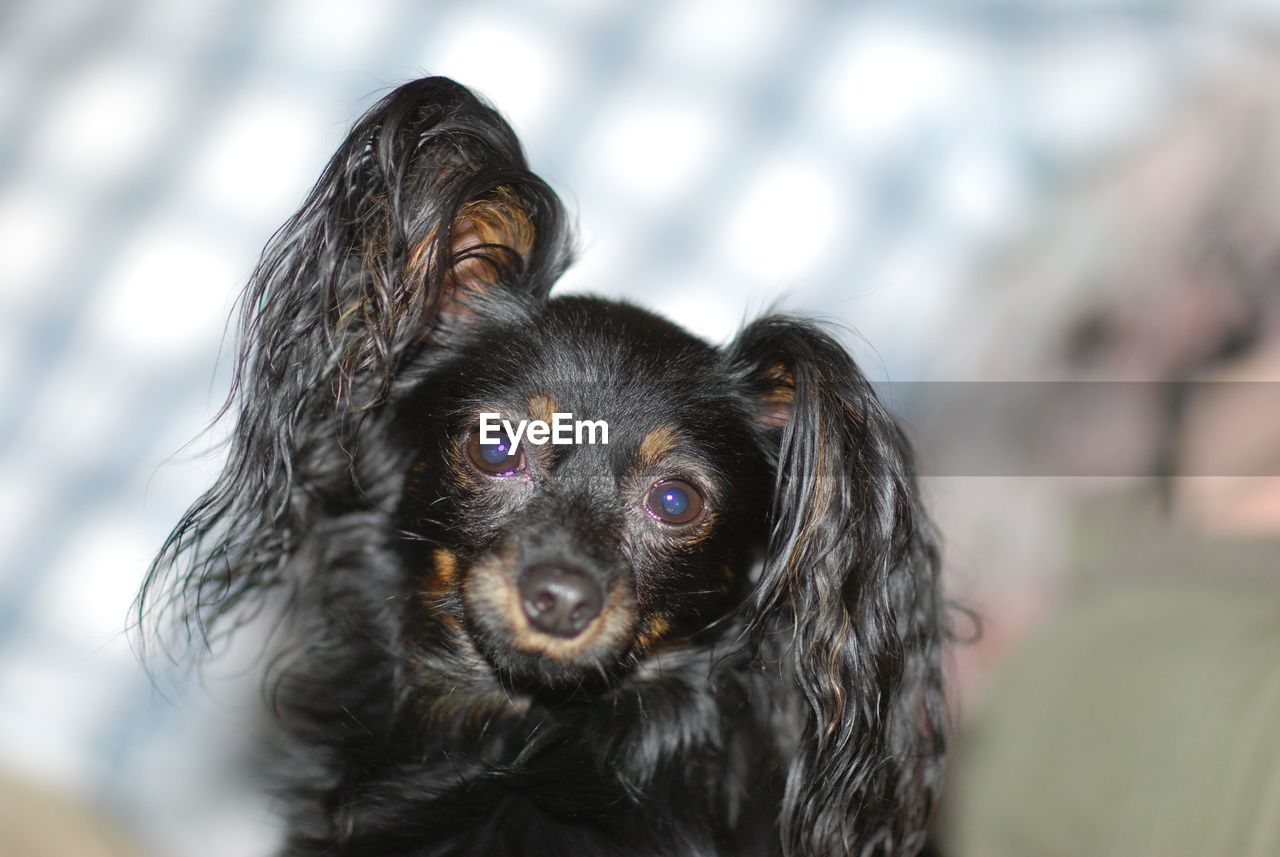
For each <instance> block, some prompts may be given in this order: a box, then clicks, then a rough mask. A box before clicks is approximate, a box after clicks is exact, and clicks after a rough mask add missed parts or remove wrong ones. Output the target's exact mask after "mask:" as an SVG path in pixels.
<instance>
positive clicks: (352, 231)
mask: <svg viewBox="0 0 1280 857" xmlns="http://www.w3.org/2000/svg"><path fill="white" fill-rule="evenodd" d="M568 260H569V237H568V229H567V226H566V223H565V216H564V211H563V209H562V207H561V205H560V202H559V200H558V199H557V197H556V195H555V193H554V192H553V191H552V190H551V189H550V188H549V187H548V186H547V185H546V184H545V183H544V182H543V181H542V180H541V179H539V178H538V177H537V176H536V175H534V174H533V173H531V172H530V171H529V169H528V166H527V165H526V162H525V158H524V154H523V152H522V151H521V148H520V144H519V141H518V140H517V139H516V137H515V134H514V132H513V131H512V130H511V128H510V127H509V126H508V125H507V123H506V122H505V121H503V119H502V117H500V116H499V115H498V114H497V113H496V112H495V111H494V110H493V109H492V108H490V107H488V106H487V105H485V104H484V103H482V102H481V101H480V100H478V99H477V98H476V97H475V96H474V95H473V94H472V93H471V92H469V91H468V90H467V89H466V88H464V87H462V86H460V85H458V84H457V83H454V82H453V81H451V80H448V79H445V78H438V77H437V78H425V79H422V80H417V81H414V82H412V83H409V84H406V85H404V86H401V87H399V88H398V89H396V90H394V91H393V92H391V93H390V94H389V95H387V96H386V97H385V98H383V99H382V100H381V101H379V102H378V103H377V104H376V105H375V106H374V107H373V108H372V109H370V110H369V111H368V112H367V113H366V114H365V115H364V116H363V117H362V118H361V119H360V120H359V121H358V122H357V123H356V125H355V126H354V128H353V129H352V130H351V133H350V134H349V135H348V136H347V138H346V140H345V141H344V142H343V144H342V146H341V148H339V150H338V152H337V153H336V154H335V155H334V156H333V158H332V160H330V162H329V164H328V166H327V167H326V168H325V170H324V173H323V174H322V175H321V177H320V180H319V181H318V182H317V183H316V185H315V187H314V188H312V190H311V192H310V194H309V195H308V196H307V199H306V201H305V202H304V203H303V204H302V207H301V208H300V209H299V210H298V212H297V213H296V214H294V215H293V217H291V218H290V219H289V221H288V222H287V223H285V225H284V226H283V227H282V228H281V229H280V230H279V231H278V232H277V233H276V235H275V236H274V237H273V238H272V240H271V242H270V243H269V244H268V245H267V248H266V250H265V251H264V252H263V256H262V259H261V261H260V263H259V264H258V267H257V269H256V270H255V271H254V273H253V275H252V277H251V279H250V282H249V284H248V286H247V288H246V289H245V291H244V293H243V295H242V297H241V306H240V312H241V331H240V335H241V341H240V350H239V354H238V359H237V362H236V368H235V375H234V378H233V382H232V392H231V395H230V397H229V398H228V401H227V403H226V405H224V407H223V410H222V411H221V412H220V414H219V416H220V417H221V416H223V415H225V414H226V412H227V411H229V410H234V411H236V412H237V422H236V424H235V428H234V431H233V432H232V435H231V437H230V441H229V455H228V460H227V463H226V466H225V469H224V471H223V472H222V474H221V476H220V477H219V479H218V481H217V483H216V484H215V485H214V486H213V488H211V489H210V490H209V491H208V492H207V493H206V494H205V495H204V496H203V497H201V498H200V499H199V500H198V501H197V502H196V503H195V504H194V505H193V506H192V507H191V508H190V509H189V510H188V511H187V513H186V515H185V517H184V518H183V519H182V520H181V522H180V523H179V524H178V526H177V527H176V528H175V529H174V530H173V532H172V533H171V534H170V536H169V538H168V540H167V541H166V542H165V544H164V546H163V548H162V549H161V551H160V553H159V555H158V556H157V558H156V559H155V561H154V563H153V565H152V567H151V569H150V572H149V574H148V576H147V580H146V582H145V584H144V587H143V590H142V593H141V595H140V596H139V600H138V604H137V607H138V610H139V619H140V620H146V619H147V618H148V614H150V613H151V610H152V608H153V607H156V606H157V603H158V604H159V605H161V606H163V605H168V606H170V607H173V608H174V609H175V610H176V612H177V614H178V617H179V618H181V619H184V620H185V621H184V622H180V625H181V626H182V627H184V628H185V629H186V630H187V632H191V631H192V630H197V631H198V632H199V633H200V634H205V632H206V629H207V627H208V623H210V622H212V621H213V620H216V619H219V618H222V617H225V616H226V615H227V614H229V613H234V612H237V611H236V608H237V607H239V606H241V601H242V600H244V596H245V595H246V594H247V593H250V592H256V591H258V590H261V589H263V588H269V587H271V586H273V585H275V584H278V583H279V582H280V581H281V579H282V577H281V575H282V569H283V568H284V567H285V566H286V565H287V563H288V561H289V560H290V558H291V557H292V555H293V553H294V552H295V550H296V549H297V545H298V541H299V540H298V536H299V534H300V533H301V532H302V531H303V530H304V529H306V528H307V527H309V526H311V525H313V524H314V523H315V519H316V518H317V517H318V516H319V514H320V512H319V511H318V510H319V509H321V508H322V507H324V506H325V505H326V503H327V502H328V501H327V500H326V498H324V497H323V496H317V492H319V493H321V494H323V488H324V482H325V480H326V479H329V480H330V482H331V484H334V480H336V481H337V482H341V480H342V479H344V478H345V479H346V480H347V483H346V487H347V488H348V489H349V488H350V474H349V473H347V472H345V469H344V464H345V465H346V466H349V462H345V463H344V462H343V461H342V460H341V459H342V457H341V456H340V455H336V454H331V451H332V450H333V449H335V448H336V449H341V450H344V451H349V449H350V444H351V442H352V441H353V438H352V434H353V432H354V431H355V427H356V426H358V425H361V424H363V423H365V422H366V421H367V420H368V419H369V418H370V415H371V414H374V413H375V412H376V411H377V410H378V409H379V407H380V406H381V405H382V404H383V403H384V401H385V399H386V397H387V395H388V392H389V390H390V389H391V381H392V379H393V377H394V375H395V372H396V369H397V367H398V366H400V365H401V364H402V363H403V361H404V359H405V358H406V357H407V356H408V355H410V354H411V353H413V352H414V351H416V350H418V349H421V348H423V347H429V343H430V341H431V339H432V336H433V332H434V331H435V330H436V329H438V327H439V323H440V321H441V319H442V317H445V318H447V317H448V316H449V315H450V314H451V309H452V308H456V307H457V306H458V305H459V303H460V302H461V301H462V300H463V299H464V298H465V295H466V293H467V292H468V291H472V290H479V291H485V290H489V289H498V288H501V289H510V290H515V291H519V292H523V293H526V294H529V295H534V296H543V295H545V294H546V292H547V291H548V290H549V289H550V287H551V284H552V283H553V282H554V281H555V279H556V278H557V277H558V276H559V275H560V273H561V272H562V271H563V269H564V268H565V266H566V265H567V264H568ZM326 468H327V470H328V472H327V473H325V472H318V471H324V470H325V469H326ZM335 493H339V492H338V491H335ZM347 493H350V492H349V491H348V492H347ZM163 595H167V596H169V597H168V599H165V598H163V597H162V596H163ZM260 603H261V599H255V600H254V604H255V605H256V604H260ZM167 613H168V611H164V610H161V611H160V614H161V616H163V615H165V614H167ZM152 618H155V617H152ZM157 621H158V620H157ZM148 624H149V623H148Z"/></svg>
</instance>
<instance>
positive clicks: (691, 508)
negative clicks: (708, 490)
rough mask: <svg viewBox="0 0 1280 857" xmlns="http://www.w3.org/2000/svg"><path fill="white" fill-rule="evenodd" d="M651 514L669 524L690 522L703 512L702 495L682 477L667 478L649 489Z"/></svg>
mask: <svg viewBox="0 0 1280 857" xmlns="http://www.w3.org/2000/svg"><path fill="white" fill-rule="evenodd" d="M645 507H646V508H647V509H648V510H649V514H650V515H652V516H653V517H655V518H657V519H658V520H659V521H662V522H663V523H667V524H688V523H690V522H692V521H693V520H694V519H695V518H697V517H698V515H699V514H701V513H702V495H701V494H699V493H698V489H696V488H694V487H693V486H692V485H690V484H689V483H688V482H685V481H684V480H682V479H666V480H663V481H662V482H659V483H658V484H657V485H654V486H653V487H652V488H650V489H649V496H648V497H646V498H645Z"/></svg>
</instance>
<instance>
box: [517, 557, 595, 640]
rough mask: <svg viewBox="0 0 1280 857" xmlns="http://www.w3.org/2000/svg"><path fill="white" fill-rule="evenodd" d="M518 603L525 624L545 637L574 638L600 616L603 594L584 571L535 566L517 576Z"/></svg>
mask: <svg viewBox="0 0 1280 857" xmlns="http://www.w3.org/2000/svg"><path fill="white" fill-rule="evenodd" d="M520 603H521V605H522V606H523V607H524V615H525V616H528V617H529V624H530V625H532V626H533V627H535V628H537V629H538V630H539V631H542V632H543V633H546V634H553V635H555V636H557V637H576V636H578V634H580V633H582V629H583V628H585V627H587V626H588V625H590V624H591V620H592V619H594V618H596V616H598V615H600V608H601V606H603V603H604V594H603V593H602V592H601V591H600V586H599V584H597V583H596V582H595V581H594V580H592V579H591V578H590V577H588V576H587V574H586V572H583V571H580V570H579V569H576V568H572V567H570V566H562V565H535V566H533V567H532V568H529V569H526V570H525V572H524V574H522V575H521V576H520Z"/></svg>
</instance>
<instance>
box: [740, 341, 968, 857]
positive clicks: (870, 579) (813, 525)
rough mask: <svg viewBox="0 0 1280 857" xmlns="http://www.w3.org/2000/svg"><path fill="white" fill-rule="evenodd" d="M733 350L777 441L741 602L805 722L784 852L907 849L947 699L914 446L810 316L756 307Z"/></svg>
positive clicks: (920, 820) (912, 845)
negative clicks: (761, 556)
mask: <svg viewBox="0 0 1280 857" xmlns="http://www.w3.org/2000/svg"><path fill="white" fill-rule="evenodd" d="M730 355H731V357H732V359H733V360H734V361H735V365H736V366H737V367H738V368H739V370H740V371H741V373H742V383H743V384H744V385H745V388H746V389H747V390H748V391H749V392H750V395H751V397H752V402H753V404H754V406H755V407H756V409H757V414H758V421H759V423H760V426H761V430H762V432H763V434H764V436H765V437H766V438H768V441H767V443H769V444H770V449H771V450H776V455H777V459H776V462H777V482H776V488H775V495H774V502H773V518H772V531H771V534H770V544H769V548H768V553H767V557H766V560H765V564H764V568H763V570H762V572H761V579H760V581H759V584H758V587H757V589H756V590H755V592H754V595H753V598H752V601H751V603H750V604H749V609H750V610H751V611H752V614H753V615H752V624H753V628H754V630H755V631H756V632H757V634H758V635H760V636H759V637H757V639H758V640H760V644H761V645H762V646H766V647H767V646H773V645H781V646H783V647H784V651H785V656H784V657H783V667H784V681H785V683H786V684H788V685H789V686H790V688H791V690H793V691H795V692H798V699H797V708H798V710H799V711H800V712H802V716H803V721H804V722H803V725H802V727H801V730H800V735H799V743H798V746H797V747H796V748H795V752H794V755H793V757H792V761H791V766H790V769H789V771H788V775H787V784H786V796H785V801H784V806H783V811H782V817H781V818H780V820H779V826H780V830H781V834H782V839H783V846H784V849H785V853H786V854H788V855H791V857H798V856H799V855H806V857H819V855H822V857H827V855H836V854H848V855H860V857H866V855H911V854H915V853H916V852H917V851H918V850H919V849H920V848H921V846H922V845H923V842H924V828H925V824H926V822H927V821H928V818H929V815H930V812H931V809H932V806H933V803H934V799H935V796H936V794H937V791H938V788H939V786H940V781H941V775H942V759H943V752H944V744H945V723H946V711H945V705H944V699H943V690H942V676H941V664H940V661H941V651H940V650H941V637H942V631H941V627H940V626H941V622H942V616H941V613H942V608H941V600H940V595H939V592H938V565H939V562H938V550H937V548H936V546H935V544H934V541H933V535H932V532H931V527H930V524H929V522H928V520H927V519H926V517H925V515H924V512H923V510H922V508H921V506H920V503H919V501H918V499H917V492H916V487H915V481H914V475H913V472H912V467H913V465H912V461H911V457H910V452H909V448H908V446H907V444H906V441H905V438H904V437H903V435H902V433H901V432H900V431H899V429H898V427H897V425H896V424H895V423H894V422H893V420H892V419H891V418H890V416H889V415H888V414H887V413H886V412H885V410H884V409H883V407H882V406H881V404H880V402H879V401H878V400H877V398H876V396H875V394H874V392H873V390H872V389H871V386H870V384H869V383H868V382H867V380H866V379H865V378H864V377H863V375H862V373H861V372H860V371H859V370H858V368H857V366H855V365H854V362H853V361H852V359H851V358H850V357H849V355H848V354H847V353H846V352H845V350H844V349H843V348H841V347H840V345H839V344H838V343H837V342H835V341H834V340H833V339H832V338H831V337H829V336H827V335H826V334H824V333H823V332H822V331H820V330H819V329H817V328H816V327H814V326H813V325H811V324H808V323H805V322H802V321H796V320H792V319H787V318H783V317H769V318H765V319H761V320H760V321H757V322H755V323H754V324H752V325H750V326H749V327H747V328H746V329H745V330H744V331H743V332H742V334H741V335H740V337H739V338H738V340H737V341H736V342H735V343H734V344H733V345H732V346H731V350H730ZM766 650H768V649H766Z"/></svg>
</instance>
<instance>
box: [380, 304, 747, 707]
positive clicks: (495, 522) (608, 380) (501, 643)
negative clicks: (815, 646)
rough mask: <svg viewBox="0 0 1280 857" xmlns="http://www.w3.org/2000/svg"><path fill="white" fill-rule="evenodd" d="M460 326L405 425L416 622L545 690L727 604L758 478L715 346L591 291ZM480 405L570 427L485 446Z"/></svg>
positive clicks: (480, 315)
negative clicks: (553, 434)
mask: <svg viewBox="0 0 1280 857" xmlns="http://www.w3.org/2000/svg"><path fill="white" fill-rule="evenodd" d="M455 326H456V327H459V328H461V329H459V330H455V331H454V332H453V333H452V334H451V336H450V339H451V340H452V341H451V342H450V343H449V344H447V345H442V346H441V347H440V348H439V349H438V352H439V353H437V354H436V355H435V356H434V357H433V358H432V359H431V360H430V361H429V365H428V366H427V367H424V373H425V377H424V380H422V382H421V384H420V386H419V388H418V390H416V391H415V394H414V395H413V397H412V398H411V402H412V404H411V406H410V407H409V408H407V409H406V413H405V415H404V420H403V423H402V429H403V431H404V432H405V434H406V436H407V437H408V438H410V443H411V444H412V445H413V446H414V448H415V450H416V454H415V456H414V462H413V465H412V468H411V471H410V474H409V477H408V479H407V483H406V489H405V492H404V495H403V496H404V499H403V501H402V504H401V510H400V514H401V518H402V521H401V526H402V529H403V530H404V531H405V532H406V533H407V534H409V538H410V539H411V543H412V544H417V545H419V547H418V549H417V550H412V551H410V555H411V557H412V559H411V562H412V563H414V564H420V566H421V567H420V568H417V569H414V570H413V571H414V574H415V578H416V580H415V588H417V589H418V590H419V591H420V592H422V593H423V594H424V597H422V598H420V599H418V600H417V601H416V605H417V606H416V608H415V609H416V610H418V611H420V612H419V614H418V615H417V616H415V617H413V618H412V619H411V624H413V625H419V626H431V625H433V624H434V625H439V624H441V623H444V624H445V625H446V626H452V628H453V630H454V632H455V633H456V632H462V633H465V634H466V635H467V636H468V638H469V639H470V641H471V643H472V644H473V645H474V646H475V647H476V649H477V650H478V651H480V652H481V653H482V654H483V655H484V656H485V658H486V660H487V662H488V664H489V665H490V666H491V667H492V668H493V669H494V670H495V671H496V672H497V674H498V675H499V677H500V678H501V679H503V680H504V682H506V683H508V684H510V685H514V686H517V687H527V688H533V689H539V688H566V687H568V688H573V687H580V686H583V685H584V684H585V685H592V684H595V683H596V681H597V680H599V679H604V680H605V681H606V683H607V681H608V680H609V679H612V678H615V677H616V676H618V675H620V674H623V673H625V672H626V670H627V668H628V667H630V666H632V665H634V664H635V663H636V662H638V661H639V660H640V659H642V658H643V657H644V656H645V655H647V654H649V653H651V652H652V651H654V650H655V649H658V648H660V647H663V646H667V645H672V644H676V643H678V642H679V641H680V640H682V639H687V638H691V637H695V636H697V635H698V634H700V633H704V632H706V631H707V629H708V628H709V627H711V626H713V625H715V624H716V623H717V621H718V620H721V619H723V618H724V617H725V616H727V615H728V614H729V612H730V611H731V610H733V609H734V607H735V606H736V605H737V603H738V602H739V601H740V599H741V597H742V594H743V592H744V590H745V588H746V586H747V585H748V580H747V578H748V575H749V572H750V563H751V559H752V557H753V554H754V552H755V550H756V549H757V548H758V547H760V545H761V544H762V541H763V536H764V532H763V530H764V521H765V514H766V507H767V501H768V492H769V489H770V484H771V483H770V476H769V465H768V462H767V460H766V456H765V455H764V454H763V438H762V434H763V432H762V426H761V425H760V424H759V421H758V419H757V413H756V409H755V408H754V407H753V404H752V400H751V399H750V398H749V396H748V394H747V391H746V390H743V389H741V386H742V385H741V380H740V378H738V377H737V376H736V374H735V373H734V372H733V368H732V366H730V365H728V364H727V362H726V359H725V356H724V355H723V354H722V353H721V352H719V351H717V350H716V349H713V348H711V347H710V346H708V345H707V344H705V343H703V342H702V341H700V340H698V339H696V338H694V337H692V336H690V335H689V334H687V333H685V332H684V331H683V330H681V329H680V328H678V327H676V326H675V325H673V324H671V323H669V322H667V321H665V320H663V319H660V318H658V317H657V316H654V315H651V314H649V313H646V312H643V311H641V310H639V309H636V308H634V307H630V306H627V305H623V304H616V303H609V302H605V301H598V300H589V299H575V298H563V299H555V300H550V301H537V302H531V301H520V300H516V299H512V298H507V299H505V300H503V299H502V298H498V299H495V300H489V301H481V302H479V303H478V305H477V306H476V307H475V308H474V309H473V310H469V311H468V312H467V313H466V314H465V316H464V317H463V318H462V319H460V320H459V321H458V322H457V323H456V325H455ZM444 355H447V356H444ZM482 414H497V415H499V416H500V418H501V419H502V420H505V421H507V422H508V423H509V424H510V425H511V426H512V428H513V429H516V430H517V431H518V430H519V429H518V428H517V426H518V424H519V422H520V421H522V420H523V421H527V423H526V425H534V423H533V421H539V420H540V421H543V422H545V423H547V424H552V425H554V423H555V420H556V416H555V415H556V414H561V415H563V416H561V417H560V419H561V422H562V429H561V434H562V439H570V438H572V439H573V440H574V441H575V442H571V443H554V442H552V441H553V440H554V438H552V440H551V441H548V442H545V443H542V444H537V443H534V442H532V441H531V440H530V438H529V437H528V431H529V429H526V433H525V434H524V436H522V437H521V438H520V439H519V441H518V442H515V443H513V438H512V437H511V436H510V435H506V434H505V432H499V435H500V436H501V437H502V442H501V443H499V444H487V443H483V442H482V438H481V433H480V428H481V415H482ZM570 415H571V416H570ZM580 421H590V423H591V425H584V426H583V427H582V428H581V429H578V425H579V422H580ZM606 426H607V428H606ZM534 431H536V429H535V430H534ZM606 438H607V443H605V442H603V441H605V440H606ZM593 441H594V442H593ZM424 546H425V547H424Z"/></svg>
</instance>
